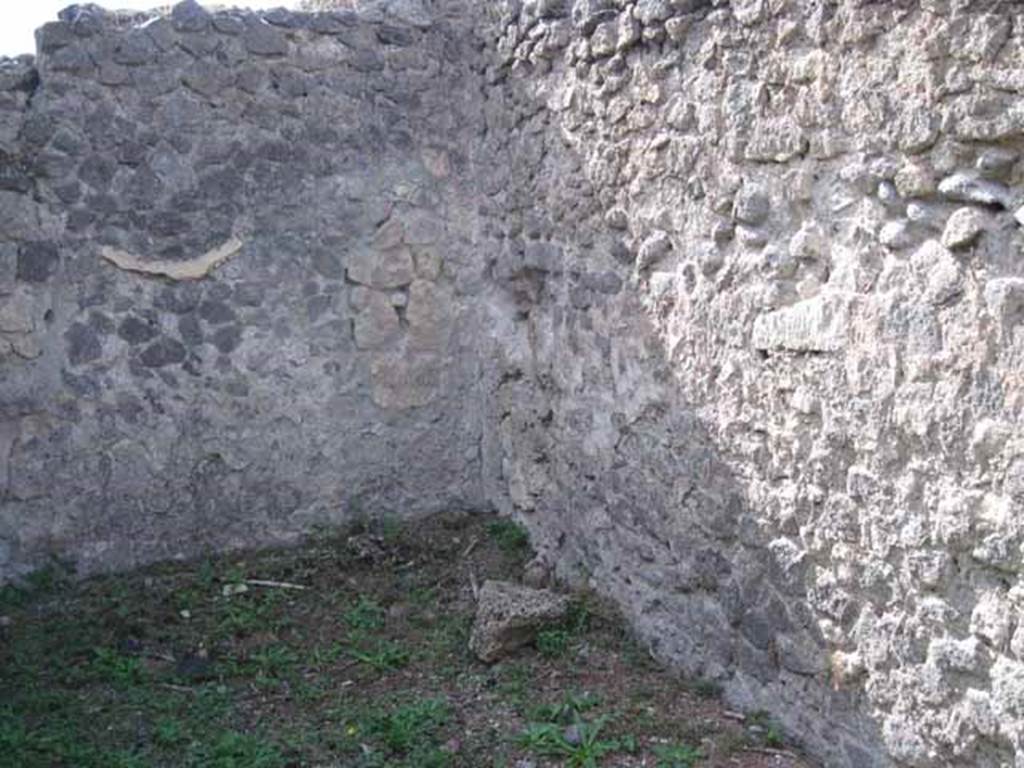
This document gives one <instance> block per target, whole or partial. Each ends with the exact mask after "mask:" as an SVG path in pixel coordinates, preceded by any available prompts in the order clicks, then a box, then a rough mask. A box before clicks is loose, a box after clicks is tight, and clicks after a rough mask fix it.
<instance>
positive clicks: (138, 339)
mask: <svg viewBox="0 0 1024 768" xmlns="http://www.w3.org/2000/svg"><path fill="white" fill-rule="evenodd" d="M159 334H160V329H159V328H158V327H156V326H155V325H153V324H151V323H148V322H146V321H145V320H143V319H142V318H139V317H135V315H129V316H128V317H126V318H125V319H124V320H122V321H121V325H119V326H118V328H117V335H118V336H120V337H121V338H122V339H124V340H125V341H127V342H128V343H129V344H142V343H143V342H146V341H150V340H152V339H154V338H156V337H157V336H158V335H159Z"/></svg>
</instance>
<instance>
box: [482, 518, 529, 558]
mask: <svg viewBox="0 0 1024 768" xmlns="http://www.w3.org/2000/svg"><path fill="white" fill-rule="evenodd" d="M487 535H488V536H490V538H491V540H492V541H493V542H494V543H495V544H497V545H498V548H499V549H500V550H501V551H502V552H504V553H505V554H506V555H510V556H512V557H522V556H524V555H525V554H526V553H528V552H529V550H530V534H528V533H527V532H526V529H525V528H523V526H521V525H520V524H519V523H517V522H516V521H515V520H510V519H509V518H507V517H503V518H500V519H498V520H494V521H492V522H490V523H488V525H487Z"/></svg>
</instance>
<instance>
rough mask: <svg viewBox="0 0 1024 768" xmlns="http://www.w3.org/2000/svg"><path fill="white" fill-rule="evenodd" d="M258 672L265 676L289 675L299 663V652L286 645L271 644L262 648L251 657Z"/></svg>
mask: <svg viewBox="0 0 1024 768" xmlns="http://www.w3.org/2000/svg"><path fill="white" fill-rule="evenodd" d="M249 661H250V662H251V663H252V664H254V665H255V666H256V669H257V670H258V674H259V675H260V676H261V677H265V678H280V677H285V676H287V675H288V674H289V673H290V672H291V671H292V670H293V669H294V667H295V666H296V665H297V664H298V663H299V656H298V654H297V653H296V652H295V651H293V650H292V649H291V648H289V647H288V646H286V645H271V646H268V647H266V648H261V649H260V650H258V651H256V652H255V653H253V654H252V655H250V657H249Z"/></svg>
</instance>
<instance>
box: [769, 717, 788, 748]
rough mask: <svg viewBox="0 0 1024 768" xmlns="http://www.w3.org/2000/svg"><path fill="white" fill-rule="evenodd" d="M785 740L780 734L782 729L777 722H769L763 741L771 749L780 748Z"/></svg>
mask: <svg viewBox="0 0 1024 768" xmlns="http://www.w3.org/2000/svg"><path fill="white" fill-rule="evenodd" d="M784 742H785V739H784V738H783V736H782V729H781V728H780V727H779V725H778V724H777V723H769V724H768V728H767V729H766V730H765V732H764V743H765V745H766V746H769V747H771V748H772V749H780V748H781V747H782V746H783V744H784Z"/></svg>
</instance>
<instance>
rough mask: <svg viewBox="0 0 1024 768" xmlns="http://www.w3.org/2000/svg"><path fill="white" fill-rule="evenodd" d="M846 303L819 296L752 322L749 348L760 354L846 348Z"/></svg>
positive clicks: (841, 298) (842, 296) (838, 297)
mask: <svg viewBox="0 0 1024 768" xmlns="http://www.w3.org/2000/svg"><path fill="white" fill-rule="evenodd" d="M850 304H851V302H850V299H849V297H848V296H846V295H845V294H820V295H818V296H815V297H814V298H811V299H807V300H805V301H801V302H799V303H797V304H793V305H792V306H789V307H784V308H782V309H778V310H775V311H774V312H769V313H767V314H764V315H761V316H760V317H758V318H757V320H755V321H754V334H753V341H752V343H753V347H754V349H759V350H763V351H772V350H784V351H787V352H836V351H838V350H840V349H842V348H843V347H844V346H845V344H846V335H847V328H848V327H849V324H850Z"/></svg>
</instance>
